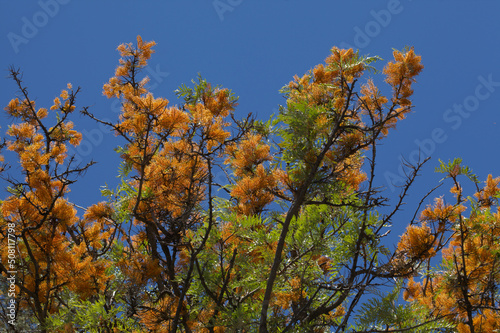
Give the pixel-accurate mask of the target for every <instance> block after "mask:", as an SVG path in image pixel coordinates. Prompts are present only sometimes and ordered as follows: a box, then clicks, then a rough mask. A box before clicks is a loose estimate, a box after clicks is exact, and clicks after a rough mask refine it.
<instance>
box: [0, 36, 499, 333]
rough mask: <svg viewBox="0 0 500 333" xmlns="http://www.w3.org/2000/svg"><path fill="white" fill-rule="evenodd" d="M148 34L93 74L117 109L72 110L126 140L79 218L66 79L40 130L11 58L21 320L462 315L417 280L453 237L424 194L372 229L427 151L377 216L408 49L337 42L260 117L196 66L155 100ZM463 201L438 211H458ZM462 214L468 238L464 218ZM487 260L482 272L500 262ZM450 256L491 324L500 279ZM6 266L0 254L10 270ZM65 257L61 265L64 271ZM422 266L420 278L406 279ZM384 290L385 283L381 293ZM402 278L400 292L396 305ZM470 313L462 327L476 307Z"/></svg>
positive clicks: (406, 92)
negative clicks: (388, 50) (416, 216)
mask: <svg viewBox="0 0 500 333" xmlns="http://www.w3.org/2000/svg"><path fill="white" fill-rule="evenodd" d="M154 45H155V43H154V42H144V41H143V40H142V39H141V38H140V37H138V38H137V44H136V45H132V44H123V45H120V46H119V47H118V50H119V52H120V55H121V59H120V62H119V66H118V67H117V69H116V71H115V75H114V76H113V77H112V78H110V80H109V82H108V83H106V84H105V85H104V87H103V91H104V94H105V95H106V96H107V97H108V98H118V99H119V100H120V102H121V106H122V112H121V114H120V117H119V119H118V120H117V121H116V122H107V121H103V120H100V119H99V117H98V116H97V115H94V114H93V113H91V112H90V110H89V108H86V107H84V108H82V113H83V114H85V115H86V116H88V117H90V118H91V119H94V120H95V121H97V122H100V123H102V124H104V125H106V126H108V127H109V128H110V130H112V131H114V133H115V134H116V135H117V136H118V137H119V138H120V139H121V140H122V142H123V143H124V144H123V146H119V147H118V148H117V152H118V153H119V154H120V156H121V158H122V162H121V165H120V167H119V176H120V184H119V185H118V186H117V187H116V188H115V189H112V188H108V187H106V188H104V189H103V191H102V193H103V195H104V197H105V198H106V200H105V201H103V202H99V203H96V204H95V205H92V206H91V207H88V208H86V209H85V210H84V214H83V215H82V217H78V215H77V211H76V209H75V205H73V204H71V203H69V202H68V201H67V200H66V199H65V198H64V196H65V193H67V191H68V189H69V186H70V185H71V184H72V183H73V182H75V181H76V180H77V179H78V178H80V177H81V176H82V174H83V172H84V171H85V170H86V169H87V168H88V167H91V166H92V164H93V162H90V163H89V164H87V165H83V166H75V165H73V164H74V163H73V159H72V158H71V157H70V156H66V145H67V144H68V143H69V144H73V145H76V144H78V142H79V140H80V138H81V136H80V135H79V133H78V132H76V131H75V130H73V127H72V124H71V123H70V122H69V120H68V119H69V117H70V116H71V114H72V112H73V111H74V109H75V105H74V102H75V98H76V95H77V93H78V89H77V90H76V91H73V90H72V88H71V86H68V90H64V91H63V92H62V93H61V94H60V96H59V97H58V98H56V100H55V101H54V105H53V106H52V108H51V111H56V110H57V112H56V116H55V117H52V118H48V119H56V123H55V125H53V126H51V127H49V126H48V125H46V124H45V120H44V118H46V116H47V113H48V111H47V110H46V109H43V108H42V109H38V110H36V108H35V105H34V102H32V101H31V100H30V99H29V96H28V92H27V89H26V88H25V87H24V86H23V85H22V81H21V77H20V74H19V72H18V71H15V70H11V74H12V77H13V79H14V81H15V82H16V83H17V85H18V87H19V89H20V92H21V94H22V100H21V101H20V100H19V99H14V100H12V101H11V102H10V103H9V105H8V106H7V108H6V110H7V112H9V114H10V115H11V116H12V117H13V118H14V119H16V120H17V121H18V122H20V123H19V124H13V125H11V127H10V128H9V130H8V134H9V135H10V136H11V137H12V139H11V140H10V141H8V142H7V149H9V150H12V151H15V152H16V153H17V154H18V158H19V161H20V162H21V167H22V170H23V173H24V175H25V180H24V181H19V180H17V181H16V180H13V178H12V177H9V176H4V177H6V179H8V180H9V181H10V182H11V184H12V186H11V187H10V192H11V195H10V196H9V197H8V198H7V199H6V200H5V201H3V202H2V203H1V211H2V220H1V228H0V229H1V231H2V233H1V235H2V236H1V237H2V240H1V241H2V242H6V240H7V238H8V237H9V236H8V233H9V232H10V231H9V228H10V230H15V235H16V237H17V239H18V245H17V248H16V251H17V252H16V255H17V262H16V265H17V267H19V269H18V277H17V278H16V281H15V285H16V293H17V295H18V296H17V299H18V300H19V301H18V302H17V304H16V306H17V310H16V311H17V312H18V313H22V314H23V316H24V317H23V318H28V319H27V320H28V321H29V325H31V326H30V327H39V328H40V329H41V330H42V331H49V330H50V331H61V332H66V331H75V332H76V331H90V332H120V331H126V332H143V331H148V332H257V331H259V332H309V331H310V332H326V331H332V330H333V331H336V332H344V331H347V330H349V331H357V332H369V331H370V332H376V331H389V332H391V331H392V332H397V331H414V332H417V331H426V330H427V331H428V330H430V329H441V330H445V329H448V328H452V327H454V325H458V327H459V328H460V329H462V326H460V325H461V323H462V322H463V320H462V319H461V318H462V317H460V316H459V317H453V315H452V313H455V312H453V311H454V310H453V309H447V310H446V309H444V308H443V307H439V308H438V307H435V306H434V303H433V301H431V300H430V298H429V297H431V296H436V295H439V293H441V294H443V295H444V293H445V289H444V287H434V288H435V289H432V290H439V292H434V291H433V292H429V290H430V289H429V288H431V287H428V285H432V286H438V285H439V284H440V283H441V282H440V280H439V279H438V277H437V275H436V274H431V272H432V271H430V270H429V269H430V263H431V259H432V258H433V257H435V256H436V254H437V253H439V252H440V251H441V250H442V249H445V247H446V246H447V245H448V243H450V242H449V241H448V239H449V236H450V235H453V236H452V237H455V238H456V237H458V236H457V235H458V234H459V233H455V234H450V232H455V231H456V229H453V228H452V227H450V223H445V222H443V223H441V222H440V221H441V220H439V221H438V220H436V219H435V218H434V219H433V218H431V217H430V216H431V215H432V214H430V213H429V212H430V211H431V210H430V208H428V209H426V210H424V212H423V215H422V218H421V219H420V221H419V222H418V223H417V222H415V223H414V221H412V223H411V224H410V226H409V227H408V229H407V231H406V232H405V234H403V235H402V237H401V240H400V242H399V244H398V246H397V247H396V248H395V249H393V250H391V249H389V247H388V246H387V244H385V243H384V237H385V236H386V235H387V232H385V230H387V228H389V227H390V226H391V223H392V220H393V218H394V216H395V214H396V213H397V212H398V211H399V209H400V207H401V205H402V204H403V202H404V200H405V197H406V195H407V193H408V191H409V188H410V186H411V184H412V183H413V182H414V181H415V179H416V177H417V174H418V172H419V171H420V169H421V167H422V165H423V163H424V161H422V162H421V163H418V164H417V165H407V169H408V179H407V182H406V184H405V185H404V186H403V187H402V188H401V194H400V195H399V198H398V200H397V201H396V203H395V205H394V206H393V207H392V209H390V210H389V213H386V214H382V213H381V212H380V208H381V207H382V206H386V205H387V204H388V199H387V198H385V197H384V196H383V195H382V194H383V193H382V190H381V189H379V188H376V187H375V185H374V184H375V170H376V155H377V145H378V144H379V142H380V140H382V139H384V138H385V137H386V136H387V135H388V133H389V130H390V129H393V128H395V126H396V123H397V122H398V121H399V120H402V119H404V118H405V117H406V115H407V114H408V113H410V112H411V110H412V108H413V105H412V102H411V100H410V98H411V95H412V93H413V90H412V84H413V83H414V82H415V78H416V76H417V75H418V74H419V73H420V71H421V70H422V68H423V66H422V65H421V58H420V56H418V55H416V54H415V52H414V50H413V49H412V48H406V49H404V50H403V51H397V50H395V51H394V53H393V55H394V60H393V61H390V62H388V63H387V64H386V65H385V67H384V69H383V71H382V72H379V71H377V70H376V69H375V67H373V65H374V64H375V63H376V62H377V61H380V60H381V59H380V58H378V57H366V56H361V55H359V53H357V52H354V51H353V50H352V49H350V50H341V49H338V48H335V47H334V48H332V50H331V55H330V56H328V57H327V58H326V60H325V63H324V64H320V65H318V66H316V67H315V68H314V69H312V70H311V71H310V72H308V73H307V74H305V75H303V76H302V77H298V76H296V77H294V80H293V81H292V82H290V83H289V84H288V85H286V86H285V87H284V88H283V89H282V90H281V92H282V94H284V96H285V97H286V105H284V106H281V107H280V112H279V114H278V115H277V116H276V117H274V116H273V117H271V119H269V121H266V122H264V121H260V120H256V119H254V118H253V117H252V116H251V115H248V116H247V117H245V118H243V119H239V118H237V117H236V116H235V110H236V107H237V98H236V97H235V95H234V94H233V93H232V92H231V91H230V90H229V89H226V88H223V87H221V86H213V85H211V84H210V83H208V82H207V81H206V80H205V79H203V78H202V77H199V78H198V80H197V81H193V86H191V87H190V86H186V85H182V86H181V87H180V88H179V89H178V90H177V91H176V94H177V96H178V97H179V98H180V99H181V104H179V105H175V106H170V105H169V101H168V100H166V99H164V98H161V97H155V96H153V94H152V93H151V92H149V91H148V89H147V83H148V78H147V77H144V76H143V75H142V72H141V70H142V69H143V68H144V67H145V66H146V65H147V61H148V60H149V58H150V57H151V55H152V53H153V52H154V51H153V49H152V48H153V46H154ZM369 73H371V74H372V75H374V76H375V75H380V74H382V75H383V76H384V78H385V82H386V83H387V84H388V86H387V87H388V89H389V91H390V95H389V97H386V96H384V95H383V93H382V90H381V89H379V88H378V87H377V86H376V85H375V83H374V81H373V80H372V79H370V78H368V79H367V78H366V76H367V75H368V74H369ZM61 99H62V100H61ZM443 168H444V167H443ZM448 168H450V167H448ZM453 168H455V166H453ZM459 168H460V167H459ZM460 170H462V169H460ZM464 170H465V169H464ZM220 174H225V175H226V181H225V182H223V183H217V182H220V178H221V177H218V176H217V177H216V175H220ZM492 181H493V180H489V182H490V185H488V186H490V187H488V189H486V188H485V189H484V191H483V192H480V193H483V194H478V195H479V196H480V198H479V200H482V201H481V202H490V203H492V202H493V200H494V199H492V198H493V197H494V196H495V195H496V194H494V190H493V188H495V186H496V185H495V186H493V187H492V185H491V184H492V183H491V182H492ZM495 193H496V192H495ZM461 200H462V198H461V197H460V198H459V201H460V204H457V205H455V206H453V207H452V208H451V212H448V211H447V212H448V213H447V214H462V213H463V210H462V208H461V207H462V206H460V205H461V204H462V201H461ZM487 200H489V201H487ZM76 207H77V206H76ZM439 207H441V206H439ZM439 207H438V208H439ZM436 209H437V208H436ZM439 209H443V208H439ZM446 209H448V208H446ZM426 214H427V215H426ZM429 214H430V215H429ZM447 216H448V215H447ZM449 216H452V215H449ZM460 216H461V215H460ZM488 216H490V217H489V220H488V221H489V222H491V221H493V218H492V217H491V216H492V215H491V214H490V215H488ZM462 220H463V221H464V222H463V223H461V224H460V228H461V229H460V230H462V231H461V233H464V234H465V233H466V232H468V230H469V229H471V230H472V228H473V223H472V224H471V223H466V222H465V221H466V220H467V219H465V218H462ZM462 220H460V221H462ZM450 221H451V220H450ZM453 221H456V219H455V220H453ZM467 221H468V220H467ZM489 222H488V223H489ZM474 230H477V231H476V233H477V237H476V236H474V237H473V238H467V239H468V240H467V241H466V239H465V238H463V240H453V241H452V242H451V243H450V245H448V246H455V247H456V246H458V245H457V244H459V243H460V242H461V243H460V244H466V243H467V242H472V243H471V244H473V243H474V242H479V241H480V239H482V238H481V237H483V236H484V235H483V234H482V232H484V231H485V230H488V232H489V231H490V229H484V228H483V229H481V228H476V229H474ZM471 232H472V231H471ZM471 232H469V233H468V235H472V233H471ZM468 237H469V236H468ZM478 237H479V238H478ZM455 238H454V239H455ZM476 238H477V239H476ZM481 241H482V240H481ZM493 241H494V240H490V243H491V244H493V243H492V242H493ZM457 242H458V243H457ZM474 244H475V243H474ZM462 248H463V249H464V250H460V251H462V252H463V253H468V251H470V246H469V247H468V248H465V247H464V246H462ZM443 251H444V252H443V253H445V254H446V253H451V252H450V251H451V250H443ZM446 251H448V252H446ZM492 251H493V252H491V251H490V252H488V253H490V254H491V255H490V257H491V258H496V257H495V255H496V256H497V257H498V255H497V254H496V252H498V250H495V248H494V247H493V250H492ZM495 251H496V252H495ZM481 253H482V254H478V255H482V256H484V255H485V254H484V253H483V252H481ZM459 257H460V256H457V257H456V258H459ZM461 257H465V254H461ZM447 258H448V257H447ZM450 258H451V257H450ZM453 258H455V257H453ZM447 260H448V261H447V262H448V263H449V262H450V260H451V259H449V258H448V259H447ZM492 260H493V259H492ZM495 260H496V259H495ZM495 260H493V261H492V263H491V264H489V265H490V266H488V268H496V269H497V271H498V267H497V266H498V264H497V263H496V261H495ZM452 261H453V260H452ZM455 261H456V262H457V265H456V268H457V270H456V272H457V273H456V274H455V275H456V276H457V277H456V279H458V280H457V281H460V283H461V285H462V286H465V287H463V288H462V289H459V290H462V293H460V292H457V293H455V294H453V296H449V297H452V298H454V299H464V302H465V303H467V302H469V303H468V304H469V305H467V304H466V305H464V308H463V309H465V310H463V311H465V312H463V313H467V315H468V314H469V312H470V313H471V316H472V315H473V314H474V313H480V314H481V316H482V315H484V316H483V317H484V321H485V322H486V321H488V320H490V321H491V320H493V319H491V318H494V317H491V315H489V313H490V312H491V313H493V312H494V310H495V306H496V304H497V303H496V302H497V300H496V299H497V297H498V295H497V294H495V293H496V289H495V288H496V285H498V280H495V279H497V278H498V276H497V275H494V276H491V277H488V278H487V277H486V275H484V274H486V273H482V274H483V275H480V274H479V273H478V276H477V277H475V276H474V277H471V276H469V275H470V274H469V272H471V270H470V268H468V267H469V266H470V265H473V264H472V263H468V262H467V263H466V264H465V265H468V266H467V267H466V266H464V263H463V262H464V261H463V260H462V263H458V259H456V260H455ZM7 262H8V258H7V257H6V254H4V253H2V259H1V264H2V265H1V266H0V269H1V271H2V274H3V276H4V281H5V278H6V277H7V276H8V271H9V269H8V268H7V267H6V263H7ZM477 262H479V261H476V263H477ZM461 265H462V266H461ZM461 267H462V268H461ZM463 267H465V268H463ZM63 268H64V269H69V270H70V271H71V273H72V274H67V273H64V274H63ZM449 268H450V272H453V270H452V266H449ZM481 270H482V271H485V270H486V268H481ZM423 272H424V273H423ZM419 273H422V274H424V275H423V276H424V278H423V279H424V280H423V281H425V283H424V287H420V285H419V282H418V281H415V278H417V274H419ZM81 277H84V278H83V279H82V278H81ZM417 279H418V278H417ZM488 279H489V280H488ZM464 281H465V282H464ZM484 283H486V284H487V285H488V287H487V288H489V289H487V288H486V287H483V286H482V284H484ZM391 287H392V288H393V290H392V292H387V293H383V292H381V291H380V290H388V289H387V288H391ZM476 287H477V288H479V289H477V290H476V289H474V290H475V291H474V293H475V292H478V293H479V292H481V295H484V296H481V297H482V298H481V301H480V302H479V303H478V302H476V301H471V298H473V297H476V298H477V297H479V296H477V295H476V294H474V296H472V294H473V292H472V291H470V290H472V289H473V288H476ZM405 288H406V289H405ZM436 288H437V289H436ZM481 288H482V289H481ZM485 288H486V289H487V290H486V289H485ZM377 289H380V290H377ZM464 291H465V292H464ZM403 292H404V295H405V297H406V299H407V300H408V302H406V303H401V304H400V302H398V296H399V295H401V294H402V293H403ZM2 295H3V296H2V297H3V299H4V300H5V299H7V296H6V295H5V294H2ZM370 295H373V296H374V297H372V298H368V297H369V296H370ZM421 295H424V296H425V297H424V296H422V297H421ZM429 295H431V296H429ZM426 297H427V298H426ZM436 297H437V296H436ZM460 297H462V298H460ZM431 298H432V297H431ZM466 300H468V301H466ZM465 303H464V304H465ZM376 308H379V309H382V310H379V311H376ZM461 311H462V310H461ZM487 311H490V312H488V313H487ZM483 317H477V318H483ZM467 318H469V319H467V320H468V321H465V322H464V323H465V324H467V323H469V324H470V323H472V322H474V323H475V322H476V321H477V322H480V323H482V322H481V320H483V319H475V318H476V317H474V318H473V317H467ZM471 318H472V319H471ZM6 319H7V318H4V321H5V322H7V320H6ZM460 320H462V322H461V321H460ZM469 326H470V325H469ZM483 326H484V325H483ZM471 327H472V326H471ZM485 327H486V326H485ZM9 328H10V329H12V330H14V331H15V329H16V328H15V327H13V326H12V325H11V326H9ZM471 331H472V330H471Z"/></svg>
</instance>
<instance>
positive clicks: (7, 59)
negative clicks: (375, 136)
mask: <svg viewBox="0 0 500 333" xmlns="http://www.w3.org/2000/svg"><path fill="white" fill-rule="evenodd" d="M499 13H500V3H499V2H498V1H496V0H489V1H488V0H483V1H472V0H468V1H463V0H462V1H458V0H455V1H446V0H441V1H431V0H426V1H425V0H421V1H416V0H413V1H412V0H399V1H398V0H384V1H298V0H287V1H285V0H281V1H280V0H275V1H269V2H267V1H250V0H205V1H169V0H162V1H159V0H157V1H152V0H151V1H142V2H139V1H131V0H122V1H76V0H41V1H2V2H1V3H0V22H1V23H0V24H1V30H0V32H1V33H0V35H1V41H0V44H1V50H2V52H1V57H0V67H1V70H2V73H5V75H2V78H1V79H0V89H1V90H0V91H1V92H2V93H1V94H0V103H1V104H2V105H3V106H5V105H7V103H8V102H9V100H10V99H11V98H12V97H13V96H15V94H16V87H15V85H14V83H13V81H12V80H9V79H6V78H4V77H5V76H6V75H7V69H8V67H9V66H10V65H14V66H15V67H20V68H21V70H22V71H23V72H24V79H25V84H26V85H27V86H28V88H29V92H30V94H31V96H32V97H35V98H36V101H37V104H38V106H45V107H50V105H51V103H52V100H53V98H54V97H55V96H56V95H58V94H59V93H60V91H61V89H64V88H65V86H66V83H68V82H71V83H72V84H73V86H75V87H76V86H80V87H81V88H82V92H81V94H80V98H79V99H78V101H77V105H78V106H80V107H83V106H89V107H90V111H92V112H93V113H94V114H95V115H96V116H98V117H100V118H106V119H115V118H116V117H117V115H118V112H117V111H118V109H117V107H116V104H113V103H112V101H111V100H108V99H106V98H105V97H104V96H103V95H102V85H103V84H104V83H105V82H106V81H107V80H108V79H109V77H111V76H112V75H113V73H114V69H115V67H116V66H117V63H118V53H117V51H116V47H117V46H118V45H119V44H121V43H123V42H134V41H135V38H136V36H137V35H141V36H142V37H143V39H144V40H154V41H156V42H157V46H156V47H155V50H156V53H155V54H154V55H153V57H152V59H151V62H150V65H149V67H148V70H147V72H148V73H149V76H150V77H151V81H152V82H151V84H152V87H151V88H152V91H153V93H154V94H155V95H156V96H163V97H166V98H168V99H169V100H170V101H171V103H172V104H176V103H178V101H177V100H176V97H175V95H174V93H173V91H174V90H175V89H176V88H177V87H178V86H179V85H181V84H182V83H189V82H190V81H191V79H194V78H196V76H197V73H201V74H202V76H203V77H205V78H206V79H207V80H208V81H210V82H212V83H214V84H221V85H223V86H224V87H227V88H230V89H232V90H233V92H234V93H235V94H236V95H238V96H240V105H239V107H238V108H237V111H236V114H237V115H240V116H241V117H244V116H246V115H247V114H248V113H249V112H252V113H254V114H256V115H257V117H258V118H260V119H267V117H269V115H270V114H272V113H274V112H276V111H277V108H278V105H279V104H282V103H283V102H284V100H283V97H282V96H280V94H279V92H278V90H279V89H280V88H281V87H282V86H283V85H285V84H286V83H288V82H289V81H290V80H291V78H292V77H293V75H295V74H298V75H301V74H303V73H304V72H306V71H308V70H309V69H310V68H312V67H314V66H315V65H316V64H318V63H320V62H322V61H323V60H324V58H325V57H327V56H328V54H329V50H330V48H331V47H332V46H334V45H337V46H340V47H345V46H352V47H354V48H357V49H360V52H361V53H362V54H370V55H379V56H381V57H382V58H383V59H384V60H390V59H391V56H392V48H397V49H402V48H403V47H404V46H406V45H413V46H414V47H415V51H416V53H418V54H420V55H422V58H423V64H424V65H425V69H424V71H423V73H422V74H421V75H420V77H419V78H418V82H417V84H416V85H415V86H414V90H415V94H414V98H413V100H414V104H415V111H414V113H412V114H411V115H409V116H408V118H407V119H406V120H405V121H403V122H401V123H399V124H398V127H397V130H395V131H392V132H391V133H390V135H389V137H388V138H387V140H384V142H383V145H382V146H381V147H380V150H379V155H378V157H379V162H378V172H377V177H378V178H377V183H378V184H379V185H382V186H386V187H387V189H388V192H387V194H388V195H389V196H392V197H394V196H395V195H396V194H397V191H395V189H394V188H393V187H392V186H391V185H390V183H389V180H390V179H392V180H396V181H397V179H398V177H399V176H398V165H399V159H400V157H401V156H404V157H405V158H407V159H410V160H411V159H412V157H413V158H415V157H416V156H417V153H418V149H419V147H420V149H421V151H422V155H424V156H425V157H426V156H430V157H431V158H432V159H431V161H430V162H429V163H428V164H427V166H426V167H425V168H424V169H423V172H422V176H421V178H420V179H419V182H418V184H417V186H415V188H414V190H413V191H412V192H411V197H410V198H409V200H408V203H409V205H408V206H406V208H405V212H406V213H403V214H402V215H400V216H401V219H403V220H404V221H402V222H401V224H400V226H401V227H402V226H403V225H406V224H407V222H408V220H407V219H408V216H411V215H412V213H413V209H414V207H415V204H416V203H418V201H419V199H420V197H421V196H422V195H423V194H425V193H427V191H428V190H429V189H430V188H431V187H432V186H433V184H436V183H437V182H438V181H439V179H440V176H439V175H436V174H434V168H435V167H436V166H437V164H438V159H443V160H448V159H452V158H454V157H461V158H463V160H464V163H465V164H467V165H469V166H470V167H471V168H472V169H473V171H474V172H476V173H477V174H478V176H479V177H480V179H485V178H486V175H487V174H488V173H492V174H493V175H494V176H498V175H500V168H499V167H498V165H500V157H499V154H498V148H497V144H498V142H499V141H500V134H499V133H500V131H499V129H500V127H499V126H500V116H499V115H500V65H499V64H498V59H500V20H499V18H500V15H499ZM384 62H385V61H384ZM384 62H381V63H379V64H377V67H378V68H379V69H382V66H383V64H384ZM73 120H74V122H75V123H76V128H77V129H78V130H79V131H81V132H83V134H84V140H83V143H82V146H81V147H80V148H79V149H78V150H76V151H75V153H76V154H77V157H78V158H80V159H81V161H82V162H88V161H89V160H90V159H93V160H95V161H97V162H98V164H97V165H95V166H94V167H93V168H91V170H89V172H88V173H87V174H86V175H85V177H84V179H83V181H81V182H79V183H77V184H75V185H74V186H73V187H72V193H71V195H70V199H71V200H72V201H74V202H75V203H77V204H79V205H82V206H88V205H90V204H91V203H94V202H97V201H98V200H101V199H100V198H99V195H100V194H99V187H100V186H101V185H104V183H105V182H108V183H110V184H113V183H114V182H115V181H116V178H115V176H116V174H117V166H118V162H119V159H118V156H117V154H116V153H114V152H113V148H114V147H116V145H118V144H123V142H120V141H119V140H118V139H117V138H115V137H114V136H113V135H112V134H111V133H109V132H108V131H107V130H106V129H103V128H101V127H100V126H98V125H97V124H96V123H94V122H93V121H91V120H89V119H86V118H84V117H81V116H79V115H76V116H75V117H74V119H73ZM9 122H10V120H9V119H8V118H7V117H5V116H4V115H2V116H0V125H1V127H2V128H1V129H0V131H1V132H2V135H3V133H4V131H5V129H6V128H7V125H8V124H9ZM9 156H10V155H8V154H7V155H6V157H7V158H9ZM15 167H16V166H15V165H14V168H15ZM448 188H449V186H446V189H443V191H442V192H444V191H446V190H447V189H448ZM398 233H399V232H398Z"/></svg>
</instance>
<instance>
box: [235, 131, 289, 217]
mask: <svg viewBox="0 0 500 333" xmlns="http://www.w3.org/2000/svg"><path fill="white" fill-rule="evenodd" d="M261 140H262V138H261V136H260V135H256V134H251V135H249V136H248V137H247V138H246V139H244V140H242V141H241V142H240V143H239V144H238V145H231V146H228V148H227V153H228V155H229V157H228V158H227V159H226V163H227V164H230V165H231V166H232V167H233V168H234V174H235V175H236V176H237V177H238V180H237V183H236V184H235V186H234V187H233V189H232V190H231V196H232V197H233V198H236V199H237V200H238V206H237V207H238V208H237V209H238V213H240V214H243V215H254V214H259V213H260V212H262V211H263V209H264V207H265V206H267V205H268V204H270V203H271V202H272V201H273V199H274V194H273V191H276V190H277V186H278V184H279V183H280V181H281V180H282V179H284V173H283V172H282V171H281V170H279V169H276V170H273V171H268V170H266V169H265V167H264V162H266V161H271V160H272V157H271V155H270V154H269V151H270V148H269V146H268V145H267V144H263V143H262V141H261Z"/></svg>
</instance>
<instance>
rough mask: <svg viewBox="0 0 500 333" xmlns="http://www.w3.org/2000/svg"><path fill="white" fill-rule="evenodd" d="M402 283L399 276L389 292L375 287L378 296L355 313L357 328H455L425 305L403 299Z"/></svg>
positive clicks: (420, 332)
mask: <svg viewBox="0 0 500 333" xmlns="http://www.w3.org/2000/svg"><path fill="white" fill-rule="evenodd" d="M403 283H404V282H403V280H401V279H400V280H397V281H396V283H395V285H394V288H393V289H392V291H389V292H383V291H382V290H374V294H375V295H377V297H373V298H370V299H369V300H367V301H366V302H365V303H363V304H362V305H361V307H360V311H359V313H358V314H357V315H356V316H355V320H356V328H355V331H357V332H371V331H381V332H382V331H385V330H388V331H391V332H393V331H398V330H401V331H404V332H409V333H427V332H436V331H439V332H453V328H454V325H451V324H450V323H449V322H447V321H445V320H437V321H436V320H433V319H432V318H431V317H429V316H428V312H427V311H426V309H424V308H423V307H422V306H420V305H418V304H416V303H403V302H401V301H400V299H399V297H400V295H401V292H402V287H403Z"/></svg>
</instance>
